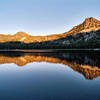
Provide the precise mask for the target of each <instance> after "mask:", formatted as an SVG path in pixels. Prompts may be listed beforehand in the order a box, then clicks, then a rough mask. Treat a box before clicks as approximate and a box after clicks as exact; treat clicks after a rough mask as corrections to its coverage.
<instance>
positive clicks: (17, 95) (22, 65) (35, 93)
mask: <svg viewBox="0 0 100 100" xmlns="http://www.w3.org/2000/svg"><path fill="white" fill-rule="evenodd" d="M0 100H100V52H99V51H63V52H50V53H21V52H0Z"/></svg>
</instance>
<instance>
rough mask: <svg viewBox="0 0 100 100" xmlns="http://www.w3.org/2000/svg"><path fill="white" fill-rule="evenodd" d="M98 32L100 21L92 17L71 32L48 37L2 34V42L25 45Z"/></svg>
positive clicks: (0, 38) (0, 39) (0, 37)
mask: <svg viewBox="0 0 100 100" xmlns="http://www.w3.org/2000/svg"><path fill="white" fill-rule="evenodd" d="M96 30H100V21H99V20H97V19H95V18H93V17H90V18H86V19H85V21H84V22H83V23H82V24H80V25H78V26H75V27H73V28H72V29H71V30H70V31H68V32H65V33H61V34H52V35H47V36H31V35H28V34H27V33H25V32H18V33H16V34H15V35H3V34H1V35H0V42H10V41H13V42H16V41H20V42H24V43H33V42H43V41H49V40H56V39H60V38H63V37H66V36H69V35H72V34H78V33H84V32H91V31H96Z"/></svg>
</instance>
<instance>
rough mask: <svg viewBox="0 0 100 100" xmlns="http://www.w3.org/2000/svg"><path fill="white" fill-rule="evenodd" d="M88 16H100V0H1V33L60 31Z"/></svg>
mask: <svg viewBox="0 0 100 100" xmlns="http://www.w3.org/2000/svg"><path fill="white" fill-rule="evenodd" d="M87 17H95V18H97V19H99V20H100V0H0V34H15V33H16V32H19V31H23V32H26V33H28V34H31V35H47V34H55V33H57V34H59V33H63V32H65V31H68V30H69V29H71V28H72V27H73V26H75V25H78V24H80V23H82V22H83V21H84V19H85V18H87Z"/></svg>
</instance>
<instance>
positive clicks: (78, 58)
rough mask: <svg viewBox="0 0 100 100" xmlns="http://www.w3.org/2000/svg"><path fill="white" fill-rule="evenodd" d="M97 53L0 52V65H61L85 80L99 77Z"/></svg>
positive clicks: (98, 57)
mask: <svg viewBox="0 0 100 100" xmlns="http://www.w3.org/2000/svg"><path fill="white" fill-rule="evenodd" d="M99 59H100V52H99V51H62V52H49V53H23V52H0V64H6V63H15V64H16V65H17V66H25V65H26V64H28V63H32V62H48V63H55V64H63V65H66V66H68V67H70V68H72V69H73V70H74V71H77V72H79V73H80V74H83V75H84V76H85V78H86V79H91V80H92V79H94V78H96V77H98V76H100V68H99V67H100V60H99Z"/></svg>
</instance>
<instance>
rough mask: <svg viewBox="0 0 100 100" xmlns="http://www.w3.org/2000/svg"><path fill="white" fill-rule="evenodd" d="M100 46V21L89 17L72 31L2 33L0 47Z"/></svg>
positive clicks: (83, 47) (85, 47)
mask: <svg viewBox="0 0 100 100" xmlns="http://www.w3.org/2000/svg"><path fill="white" fill-rule="evenodd" d="M94 48H100V21H99V20H96V19H95V18H92V17H91V18H87V19H86V20H85V21H84V22H83V23H82V24H80V25H78V26H75V27H74V28H72V29H71V30H70V31H68V32H65V33H62V34H58V35H55V34H54V35H48V36H30V35H27V34H25V33H23V32H19V33H17V34H15V35H0V49H94Z"/></svg>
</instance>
